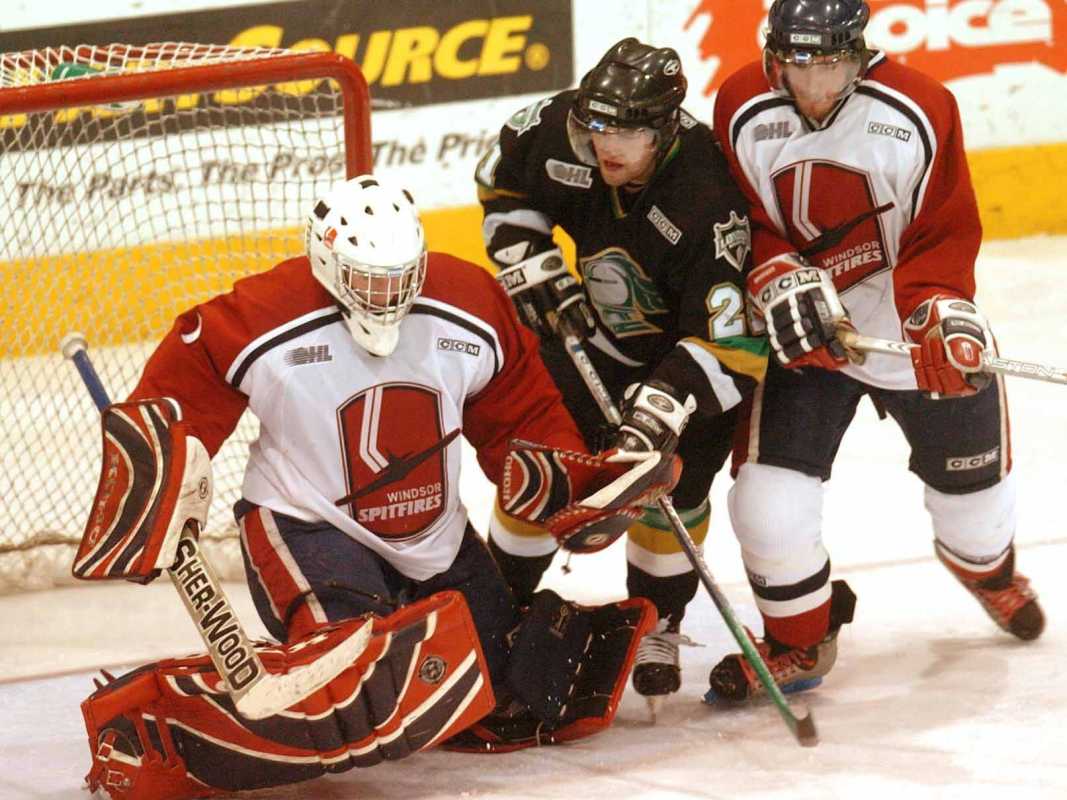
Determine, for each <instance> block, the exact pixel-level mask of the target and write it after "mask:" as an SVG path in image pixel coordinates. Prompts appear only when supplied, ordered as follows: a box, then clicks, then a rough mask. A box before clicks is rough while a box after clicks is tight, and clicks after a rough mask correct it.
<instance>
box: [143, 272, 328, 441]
mask: <svg viewBox="0 0 1067 800" xmlns="http://www.w3.org/2000/svg"><path fill="white" fill-rule="evenodd" d="M331 302H332V300H331V298H330V296H329V294H328V293H327V292H326V290H325V289H323V288H322V287H321V286H320V285H319V284H318V282H317V281H315V279H314V278H313V277H312V276H311V270H310V267H309V265H308V263H307V259H306V258H305V257H300V258H294V259H290V260H288V261H283V262H282V263H281V264H279V265H278V266H276V267H275V268H274V269H272V270H269V271H268V272H265V273H262V274H259V275H253V276H251V277H248V278H243V279H241V280H239V281H237V282H236V283H235V284H234V287H233V290H232V291H230V292H227V293H226V294H223V295H219V296H218V297H216V298H214V299H212V300H209V301H207V302H206V303H201V304H200V305H198V306H196V307H194V308H192V309H190V310H189V311H186V312H185V313H184V314H182V315H181V316H180V317H178V319H177V320H176V321H175V323H174V327H172V328H171V330H170V333H168V334H167V335H166V337H164V339H163V341H162V342H161V343H160V344H159V347H157V348H156V350H155V352H154V353H153V354H152V356H151V357H150V358H149V359H148V363H147V364H146V365H145V368H144V372H143V373H142V375H141V380H140V381H139V382H138V384H137V386H136V387H135V388H134V390H133V392H132V393H131V395H130V397H129V399H130V400H144V399H148V398H153V397H172V398H174V399H175V400H177V401H178V402H179V403H180V404H181V408H182V415H183V418H184V419H185V420H186V421H187V422H189V423H190V425H191V426H192V429H193V430H194V431H195V432H196V435H197V437H198V438H199V439H200V440H201V441H202V442H203V443H204V446H205V447H206V448H207V450H208V452H209V453H210V454H211V455H212V456H214V455H215V453H216V452H218V449H219V448H220V447H221V446H222V443H223V442H224V441H226V438H227V437H228V436H229V435H230V434H231V433H232V432H233V429H234V428H235V427H236V425H237V422H238V420H239V419H240V418H241V414H242V413H243V412H244V410H245V407H246V406H247V405H248V398H247V397H246V396H245V395H244V394H243V393H241V392H240V391H239V390H238V389H237V388H235V387H234V386H232V385H231V384H230V383H229V382H228V381H227V372H228V371H229V369H230V366H231V365H232V364H233V362H234V360H235V359H236V358H237V356H238V355H239V354H240V353H241V351H242V350H244V349H245V347H246V346H247V345H248V344H249V343H250V342H252V341H255V339H257V338H258V337H259V336H262V335H263V334H264V333H267V332H268V331H270V330H272V329H274V328H276V327H278V326H279V325H281V324H283V323H285V322H287V321H288V320H291V319H294V318H296V317H299V316H301V315H302V314H305V313H308V312H310V311H313V310H315V309H317V308H322V307H324V306H327V305H329V304H330V303H331Z"/></svg>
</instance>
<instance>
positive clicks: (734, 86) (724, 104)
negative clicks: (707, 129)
mask: <svg viewBox="0 0 1067 800" xmlns="http://www.w3.org/2000/svg"><path fill="white" fill-rule="evenodd" d="M769 90H770V88H769V87H768V85H767V78H766V76H764V74H763V66H762V65H761V64H760V63H759V62H758V61H755V62H752V63H751V64H748V65H746V66H744V67H742V68H741V69H739V70H738V71H737V72H735V73H734V74H733V75H731V76H730V77H729V78H727V79H726V81H725V82H724V83H723V85H722V87H721V88H720V89H719V93H718V94H717V95H716V97H715V108H714V111H713V112H712V114H713V128H714V131H715V138H716V140H717V141H718V143H719V147H721V148H722V151H723V153H725V155H726V160H727V162H728V163H729V164H730V173H731V174H732V175H733V176H734V180H735V181H736V182H737V185H738V186H740V187H741V191H742V192H744V193H745V197H746V198H748V202H749V212H748V216H749V222H750V224H751V226H752V264H753V266H757V265H759V264H762V263H763V262H764V261H766V260H767V259H769V258H773V257H774V256H778V255H781V254H782V253H792V252H795V251H796V247H795V246H794V245H793V244H792V243H790V242H789V240H788V239H786V238H784V237H782V236H781V235H779V233H778V230H777V229H776V228H775V226H774V223H773V222H772V221H771V218H770V216H769V215H768V214H767V211H766V209H764V207H763V201H762V200H761V199H760V196H759V193H758V192H757V191H756V187H754V186H753V185H752V183H751V181H749V179H748V176H747V174H746V172H745V170H744V169H743V168H742V164H741V157H740V156H739V155H738V153H737V150H736V148H735V147H734V142H735V137H736V135H737V133H739V131H738V130H736V128H737V124H738V122H739V120H738V112H739V111H740V110H741V107H742V106H743V105H745V104H746V103H747V102H748V101H749V100H751V99H752V98H754V97H757V96H759V95H761V94H766V93H767V92H768V91H769Z"/></svg>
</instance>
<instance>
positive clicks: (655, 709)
mask: <svg viewBox="0 0 1067 800" xmlns="http://www.w3.org/2000/svg"><path fill="white" fill-rule="evenodd" d="M666 702H667V695H665V694H648V695H645V704H646V705H647V706H648V717H649V722H650V723H651V724H652V725H655V724H656V720H657V719H658V718H659V712H660V711H662V710H663V705H664V703H666Z"/></svg>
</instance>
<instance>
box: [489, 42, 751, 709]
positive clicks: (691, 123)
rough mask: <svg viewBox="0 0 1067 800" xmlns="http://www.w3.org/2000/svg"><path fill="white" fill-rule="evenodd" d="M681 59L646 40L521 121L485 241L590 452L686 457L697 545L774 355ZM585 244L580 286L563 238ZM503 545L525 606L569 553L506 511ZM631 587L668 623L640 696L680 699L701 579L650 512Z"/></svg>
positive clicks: (645, 658)
mask: <svg viewBox="0 0 1067 800" xmlns="http://www.w3.org/2000/svg"><path fill="white" fill-rule="evenodd" d="M685 91H686V80H685V77H684V75H683V74H682V69H681V62H680V61H679V59H678V54H677V53H676V52H675V51H674V50H672V49H670V48H666V47H663V48H655V47H652V46H649V45H645V44H642V43H640V42H638V41H637V40H636V39H632V38H630V39H625V40H623V41H621V42H619V43H618V44H616V45H614V46H613V47H612V48H611V49H610V50H608V52H607V53H606V54H605V55H604V57H603V58H602V59H601V60H600V62H599V63H598V64H597V65H596V66H595V67H594V68H593V69H592V70H591V71H590V72H589V73H588V74H587V75H586V76H585V77H584V78H583V79H582V81H581V84H580V86H579V88H578V89H577V90H570V91H565V92H561V93H560V94H557V95H555V96H553V97H548V98H545V99H542V100H539V101H537V102H536V103H534V104H533V105H531V106H529V107H527V108H525V109H523V110H521V111H519V112H518V113H516V114H515V115H514V116H512V117H511V118H510V119H509V120H508V121H507V123H506V124H505V125H504V126H503V128H502V129H501V131H500V137H499V140H498V142H497V144H496V145H495V146H494V147H493V148H492V149H491V150H490V151H489V152H488V153H487V154H486V155H485V157H484V158H483V159H482V161H481V162H480V164H479V165H478V169H477V172H476V180H477V182H478V189H479V199H480V201H481V203H482V205H483V207H484V212H485V221H484V228H483V233H484V237H485V243H486V248H487V250H488V253H489V257H490V258H491V259H492V260H493V262H494V263H495V264H496V265H497V266H498V267H499V273H498V275H497V277H498V279H499V280H500V282H501V283H502V284H503V285H504V287H505V288H506V289H507V291H508V294H509V295H510V296H511V298H512V300H513V301H514V302H515V305H516V307H517V309H518V311H519V315H520V317H521V319H522V320H523V322H524V323H525V324H526V325H528V326H529V327H530V328H532V329H533V330H534V331H535V332H536V333H538V334H539V335H540V337H541V342H542V345H541V353H542V357H543V358H544V361H545V363H546V364H547V366H548V369H549V371H550V373H551V374H552V377H553V378H554V380H555V382H556V384H557V386H558V387H559V389H560V391H561V393H562V394H563V398H564V401H565V403H566V405H567V407H568V409H569V410H570V411H571V414H572V415H573V416H574V418H575V420H576V421H577V422H578V425H579V427H580V428H581V430H582V433H583V435H584V436H585V438H586V440H587V441H588V442H589V443H590V444H591V445H596V444H599V443H598V442H596V439H597V438H598V437H600V436H603V435H605V434H607V435H608V436H610V437H612V438H613V439H614V440H615V441H616V442H619V443H622V442H625V443H626V445H625V446H627V447H630V448H639V449H651V448H655V449H661V450H671V449H674V448H675V447H677V451H678V453H679V454H680V455H681V456H682V458H683V461H684V464H685V471H684V473H683V475H682V478H681V481H680V482H679V484H678V486H677V488H676V489H675V492H674V502H675V505H676V506H677V508H678V509H679V512H680V514H681V517H682V519H683V521H684V522H685V524H686V527H687V528H688V529H689V531H690V533H691V534H692V536H693V539H694V540H695V541H696V542H697V543H698V544H699V543H702V542H703V540H704V537H705V535H706V533H707V528H708V517H709V512H710V507H709V503H708V494H709V490H710V487H711V481H712V478H713V477H714V475H715V473H716V472H717V471H718V470H719V468H720V467H721V466H722V464H723V462H724V461H725V459H726V456H727V454H728V453H729V451H730V446H731V436H732V431H733V427H734V422H735V416H736V415H735V410H736V407H737V405H738V403H739V402H740V401H741V399H742V398H743V397H744V396H745V395H746V394H747V393H749V392H751V390H752V389H753V388H754V386H755V385H756V384H757V382H758V381H760V380H761V379H762V376H763V374H764V371H765V368H766V349H765V344H764V342H763V340H759V339H754V338H750V337H749V336H748V330H747V324H746V318H745V314H744V273H745V272H746V269H747V267H748V266H749V250H750V247H749V225H748V217H747V206H746V202H745V200H744V197H743V195H742V194H741V193H740V191H739V190H738V189H737V188H736V187H735V185H734V183H733V182H732V180H731V178H730V175H729V172H728V169H727V165H726V161H725V160H724V158H723V156H722V154H721V153H720V151H719V150H718V149H717V147H716V145H715V143H714V139H713V137H712V134H711V131H710V129H709V128H708V127H707V126H706V125H704V124H702V123H700V122H697V121H696V120H695V119H694V118H693V117H692V116H690V115H689V114H687V113H686V112H685V111H684V110H682V109H681V107H680V106H681V103H682V100H683V98H684V97H685ZM556 225H558V226H559V227H560V228H562V229H563V230H564V231H565V232H566V233H567V234H569V235H570V236H571V238H573V239H574V242H575V245H576V255H577V264H576V272H577V274H578V276H579V280H575V279H574V277H573V276H572V274H571V272H570V271H568V269H567V267H566V266H565V265H564V262H563V259H562V257H561V251H560V249H559V248H558V247H557V246H556V244H555V243H554V241H553V238H552V230H553V226H556ZM564 330H566V331H568V332H577V333H578V334H579V335H580V336H582V337H584V338H585V340H586V350H587V352H588V354H589V357H590V358H591V360H592V361H593V364H594V365H595V367H596V369H597V370H598V372H599V374H600V377H601V378H602V379H603V381H604V382H605V384H606V385H607V387H608V389H609V390H610V391H611V393H612V394H613V396H614V397H615V399H616V401H617V402H618V403H619V405H620V406H621V408H622V412H623V424H622V425H621V427H620V428H619V429H618V430H617V431H605V425H604V421H603V418H602V417H601V415H600V412H599V411H598V410H597V406H596V405H595V404H594V403H593V401H592V399H591V397H590V394H589V392H588V390H587V389H586V387H585V385H584V383H583V381H582V380H581V378H580V376H579V374H578V372H577V371H576V369H575V367H574V365H573V363H572V362H571V360H570V358H569V357H568V355H567V353H566V351H565V350H564V349H563V347H562V345H561V339H562V338H563V333H562V331H564ZM490 548H491V549H492V551H493V553H494V555H495V556H496V558H497V560H498V562H499V563H500V566H501V568H502V569H503V572H504V574H505V576H506V577H507V578H508V580H509V582H510V583H511V585H512V587H513V589H515V591H516V594H517V595H518V597H519V600H520V602H522V601H523V600H525V599H526V598H528V597H530V595H531V594H532V593H533V590H534V589H535V587H536V585H537V583H538V581H539V580H540V578H541V575H542V573H543V572H544V570H545V569H546V567H547V566H548V564H549V563H550V561H551V559H552V555H553V553H554V552H555V549H556V543H555V542H554V541H553V540H552V539H551V538H550V537H545V536H543V535H541V534H540V532H539V531H537V530H535V529H532V528H524V527H523V526H521V525H519V524H517V522H516V521H515V520H514V519H512V518H509V517H508V516H506V515H505V514H503V513H502V512H501V511H500V509H499V508H497V509H496V510H495V512H494V515H493V520H492V522H491V524H490ZM627 562H628V572H627V588H628V590H629V593H630V595H631V596H643V597H647V598H649V599H651V600H652V601H653V602H654V603H655V604H656V606H657V608H658V610H659V615H660V620H659V624H658V626H657V629H656V631H655V632H653V633H651V634H649V635H647V636H646V637H645V639H644V640H643V641H642V644H641V647H640V649H639V651H638V655H637V660H636V662H635V669H634V686H635V688H636V689H637V691H638V692H639V693H640V694H643V695H646V696H648V697H650V698H659V697H661V696H663V695H667V694H669V693H671V692H674V691H676V690H677V689H678V687H679V686H680V683H681V676H680V672H679V667H678V644H679V642H680V641H681V639H682V637H681V635H680V632H679V624H680V623H681V620H682V617H683V615H684V613H685V607H686V605H687V604H688V602H689V601H690V600H691V599H692V598H693V596H694V594H695V593H696V588H697V576H696V573H695V572H693V571H692V569H691V567H690V565H689V562H688V560H687V559H686V556H685V554H684V553H683V552H682V550H681V548H680V546H679V545H678V544H677V542H676V540H675V539H674V537H673V535H672V534H671V532H670V526H669V524H668V522H667V520H666V519H665V518H664V517H663V516H661V515H660V513H659V512H658V511H656V510H655V509H652V508H649V509H648V510H647V511H646V513H645V514H644V516H642V517H641V518H640V519H639V520H637V521H636V522H635V523H634V525H633V526H632V527H631V528H630V529H629V531H628V543H627Z"/></svg>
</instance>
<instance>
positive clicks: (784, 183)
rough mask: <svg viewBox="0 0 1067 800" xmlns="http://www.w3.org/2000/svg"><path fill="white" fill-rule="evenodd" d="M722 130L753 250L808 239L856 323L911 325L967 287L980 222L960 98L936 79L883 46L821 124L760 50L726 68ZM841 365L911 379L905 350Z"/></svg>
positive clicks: (907, 385) (880, 380)
mask: <svg viewBox="0 0 1067 800" xmlns="http://www.w3.org/2000/svg"><path fill="white" fill-rule="evenodd" d="M714 115H715V126H714V127H715V133H716V137H717V138H718V140H719V143H720V145H721V146H722V148H723V150H724V151H725V152H726V155H727V158H728V160H729V162H730V166H731V168H732V170H733V171H734V175H735V177H736V179H737V180H738V182H739V183H740V184H741V188H742V189H743V191H744V192H745V193H746V194H747V195H748V197H749V200H750V201H751V203H752V209H751V212H750V217H751V220H752V246H753V254H754V259H753V263H755V264H761V263H763V262H764V261H765V260H766V259H768V258H771V257H773V256H775V255H779V254H781V253H784V252H792V251H799V252H800V253H801V254H803V255H806V256H807V257H808V258H809V260H811V261H812V263H815V264H817V265H819V266H821V267H823V268H824V269H827V270H829V271H830V272H831V273H832V275H833V278H834V285H835V286H836V287H837V289H838V291H839V292H840V294H841V299H842V301H843V303H844V305H845V307H846V309H847V310H848V312H849V315H850V317H851V319H852V322H853V323H854V324H855V326H856V328H857V329H858V330H859V332H860V333H863V334H867V335H869V336H878V337H883V338H886V339H895V340H900V339H902V338H903V327H902V321H903V320H905V319H907V317H908V316H909V315H910V314H911V312H912V311H913V310H914V309H915V308H916V306H918V305H919V304H920V303H921V302H922V301H923V300H925V299H927V298H928V297H930V296H932V295H934V294H937V293H946V294H951V295H955V296H958V297H965V298H968V299H972V300H973V297H974V260H975V257H976V255H977V253H978V246H979V244H980V242H981V236H982V230H981V224H980V222H979V219H978V209H977V204H976V202H975V197H974V190H973V187H972V185H971V180H970V174H969V172H968V169H967V162H966V159H965V157H964V150H963V135H962V132H961V129H960V118H959V111H958V109H957V107H956V101H955V99H954V98H953V96H952V94H951V93H950V92H949V91H948V89H946V88H945V87H944V86H942V85H941V84H939V83H937V82H936V81H934V80H932V79H930V78H928V77H926V76H924V75H922V74H921V73H919V72H916V71H915V70H913V69H910V68H908V67H905V66H902V65H900V64H896V63H893V62H891V61H889V60H888V59H886V57H885V56H884V54H882V53H876V54H874V56H873V57H872V59H871V62H870V66H869V68H868V70H867V73H866V75H865V77H864V79H863V80H862V81H861V82H860V84H859V86H858V87H857V88H856V90H855V91H854V92H853V93H852V94H851V95H850V96H849V97H848V98H847V99H846V100H845V102H844V103H842V104H841V105H840V106H839V107H838V108H837V109H836V110H835V111H834V112H833V114H832V115H831V116H830V117H829V118H828V119H827V120H826V121H825V122H824V124H823V125H822V126H821V127H820V128H818V129H813V128H812V127H811V126H810V125H809V123H808V122H807V121H806V120H805V119H804V118H803V117H802V116H801V115H800V114H799V113H798V112H797V109H796V106H795V105H794V103H793V101H792V100H791V99H790V98H788V97H782V96H780V95H778V94H775V93H773V92H772V91H771V89H770V87H769V85H768V83H767V79H766V77H765V76H764V74H763V69H762V67H761V65H760V64H759V63H753V64H749V65H748V66H746V67H744V68H742V69H740V70H739V71H738V72H736V73H734V74H733V75H732V76H730V78H728V79H727V80H726V82H725V83H724V84H723V86H722V88H721V89H720V90H719V94H718V97H717V99H716V102H715V112H714ZM844 372H845V373H847V374H849V375H852V376H853V377H855V378H857V379H859V380H861V381H864V382H865V383H869V384H872V385H875V386H880V387H883V388H887V389H915V387H916V385H915V377H914V373H913V372H912V369H911V364H910V362H909V361H908V360H907V359H901V358H897V357H895V356H891V355H884V354H871V355H869V356H868V358H867V361H866V363H865V364H863V365H856V364H852V365H849V366H848V367H846V368H845V369H844Z"/></svg>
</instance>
